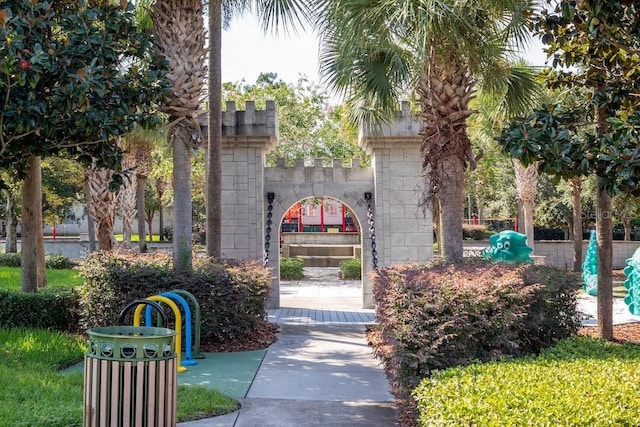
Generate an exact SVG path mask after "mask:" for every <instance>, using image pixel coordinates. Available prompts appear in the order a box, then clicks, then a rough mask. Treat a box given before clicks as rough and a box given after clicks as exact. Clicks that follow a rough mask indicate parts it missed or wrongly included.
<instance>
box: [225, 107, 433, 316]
mask: <svg viewBox="0 0 640 427" xmlns="http://www.w3.org/2000/svg"><path fill="white" fill-rule="evenodd" d="M222 123H223V129H222V135H223V137H222V254H223V256H224V257H225V258H234V259H240V260H247V259H254V260H263V261H265V262H267V265H269V266H271V267H272V268H273V275H274V278H275V279H274V281H273V284H272V288H271V295H270V299H269V303H268V306H269V308H277V307H279V306H280V286H279V276H280V271H279V264H280V251H279V233H280V224H281V222H282V218H283V217H284V215H285V213H286V212H287V210H288V209H289V208H290V207H291V206H293V205H294V204H295V203H297V202H299V201H301V200H303V199H306V198H309V197H315V198H322V197H332V198H334V199H337V200H340V201H341V202H342V203H344V204H346V205H347V206H348V207H349V208H350V209H351V211H352V212H353V213H354V215H355V216H356V219H357V221H358V223H359V225H360V228H361V230H362V236H361V243H362V263H363V266H362V284H363V295H362V306H363V307H364V308H371V307H373V289H372V283H371V279H370V273H371V272H372V270H374V269H375V268H377V267H383V266H386V265H389V264H392V263H397V262H406V261H426V260H429V259H431V258H432V256H433V231H432V225H431V224H432V222H431V212H430V211H429V210H425V209H422V208H421V207H419V201H420V199H421V195H422V185H421V183H422V178H421V172H422V160H421V154H420V143H421V138H420V136H419V135H418V130H419V129H420V127H419V126H420V125H419V123H418V122H417V121H416V120H415V118H414V116H413V115H412V114H411V112H410V111H409V105H408V104H403V109H402V111H401V112H399V113H398V116H397V119H396V121H395V122H394V123H393V124H392V125H389V126H381V127H379V128H376V129H374V130H371V131H366V132H361V137H360V144H361V145H362V147H364V149H365V150H367V152H369V153H370V154H372V159H373V167H371V168H362V167H360V165H359V164H358V163H357V162H354V163H353V164H352V165H351V166H350V167H344V166H343V165H342V164H341V161H339V160H334V161H333V162H332V163H331V164H330V165H327V164H324V162H323V161H321V160H316V162H315V164H314V165H313V166H305V165H304V162H303V161H302V160H300V161H298V162H297V163H296V165H295V166H294V167H286V166H285V165H284V162H279V163H278V165H277V166H276V167H275V168H265V156H266V154H267V153H268V152H269V151H270V150H271V149H272V148H273V147H275V145H276V144H277V141H278V118H277V112H276V106H275V103H274V102H267V105H266V109H265V110H262V111H256V110H255V105H254V103H253V102H247V103H246V106H245V111H236V107H235V103H233V102H228V103H227V110H226V112H223V116H222Z"/></svg>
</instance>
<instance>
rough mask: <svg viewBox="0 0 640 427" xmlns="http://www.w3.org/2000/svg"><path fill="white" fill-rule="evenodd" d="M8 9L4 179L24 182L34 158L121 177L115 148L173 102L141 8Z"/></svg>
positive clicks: (12, 4) (3, 56) (3, 44)
mask: <svg viewBox="0 0 640 427" xmlns="http://www.w3.org/2000/svg"><path fill="white" fill-rule="evenodd" d="M0 8H1V9H0V99H2V100H3V101H2V102H3V105H2V109H1V110H0V123H2V133H1V134H0V153H2V155H0V169H3V168H8V169H10V170H12V171H15V172H17V174H18V175H19V176H22V175H23V174H24V171H25V168H26V160H27V158H28V157H29V156H34V155H35V156H43V157H44V156H49V155H53V156H62V155H68V156H70V157H72V158H76V159H80V160H82V161H83V162H84V163H89V162H91V161H92V160H93V159H95V160H96V161H97V162H98V166H104V167H109V168H111V169H115V170H116V171H119V170H120V160H121V157H120V151H119V149H118V148H117V146H116V145H115V144H114V143H113V140H112V138H113V137H114V136H118V135H122V134H123V133H125V132H127V131H129V130H131V129H132V128H133V126H134V125H135V124H136V123H142V124H144V125H151V124H153V123H154V120H155V119H156V118H155V115H154V114H153V112H154V108H155V107H156V106H157V104H159V103H162V102H163V99H164V96H165V95H166V94H168V83H167V82H166V80H165V77H166V74H167V70H166V63H165V60H164V59H163V58H162V57H161V56H160V55H157V54H156V53H155V51H154V49H153V45H152V39H151V35H150V33H149V32H143V31H141V30H139V28H138V27H137V25H136V21H135V14H134V6H133V4H132V3H128V4H127V3H124V4H122V3H118V4H114V3H110V2H94V3H91V2H90V3H87V2H46V1H40V0H34V1H24V0H9V1H5V2H3V3H2V6H0ZM52 29H55V31H54V30H52ZM121 179H122V177H121V176H120V175H118V176H117V177H116V180H121Z"/></svg>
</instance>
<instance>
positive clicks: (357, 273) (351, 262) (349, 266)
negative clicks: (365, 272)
mask: <svg viewBox="0 0 640 427" xmlns="http://www.w3.org/2000/svg"><path fill="white" fill-rule="evenodd" d="M361 272H362V260H361V259H360V258H354V259H345V260H344V261H340V277H341V278H343V279H354V280H356V279H361V278H362V274H361Z"/></svg>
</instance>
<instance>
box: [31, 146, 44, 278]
mask: <svg viewBox="0 0 640 427" xmlns="http://www.w3.org/2000/svg"><path fill="white" fill-rule="evenodd" d="M36 159H37V163H38V166H37V170H38V175H37V176H38V179H37V181H35V182H34V185H35V187H34V188H33V190H34V191H36V194H37V196H36V199H35V202H36V203H37V208H36V215H37V216H38V219H37V220H36V224H37V226H38V229H37V232H36V268H37V269H38V275H37V277H38V289H40V288H44V287H45V286H46V285H47V273H46V269H45V261H44V257H45V254H44V233H43V230H42V229H43V227H44V221H43V219H42V167H41V159H40V157H36Z"/></svg>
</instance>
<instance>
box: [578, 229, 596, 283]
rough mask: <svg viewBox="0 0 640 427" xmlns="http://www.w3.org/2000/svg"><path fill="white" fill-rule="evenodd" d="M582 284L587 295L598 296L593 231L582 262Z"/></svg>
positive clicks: (594, 236)
mask: <svg viewBox="0 0 640 427" xmlns="http://www.w3.org/2000/svg"><path fill="white" fill-rule="evenodd" d="M582 283H583V285H582V289H584V290H585V291H586V292H587V293H588V294H589V295H592V296H596V295H598V243H597V241H596V231H595V230H591V234H590V235H589V245H588V246H587V253H586V255H585V256H584V261H583V262H582Z"/></svg>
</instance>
